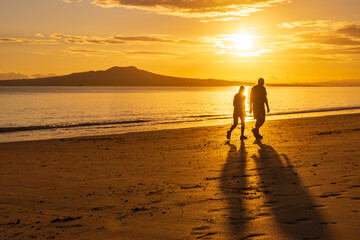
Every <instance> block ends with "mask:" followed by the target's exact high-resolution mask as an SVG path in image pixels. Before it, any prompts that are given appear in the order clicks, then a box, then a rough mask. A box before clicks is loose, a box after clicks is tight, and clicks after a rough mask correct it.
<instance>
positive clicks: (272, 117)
mask: <svg viewBox="0 0 360 240" xmlns="http://www.w3.org/2000/svg"><path fill="white" fill-rule="evenodd" d="M349 111H350V112H349ZM352 111H355V112H352ZM339 112H342V113H339ZM317 114H321V115H317ZM343 115H360V112H357V111H356V110H353V109H351V110H336V111H325V112H310V113H304V114H298V113H295V114H280V115H270V116H267V119H266V122H267V121H283V120H284V121H286V120H292V119H306V118H321V117H328V116H343ZM283 116H287V118H283ZM249 118H251V119H250V120H249V119H246V125H249V124H251V123H254V121H255V120H254V119H253V118H252V117H249ZM229 120H231V121H229V123H227V124H217V123H215V124H211V125H200V126H190V127H188V126H184V127H174V128H164V129H154V130H152V129H150V130H139V131H130V132H122V133H113V134H94V135H91V134H90V135H79V136H69V137H58V138H56V137H54V138H44V139H29V140H18V141H16V140H15V141H4V142H2V141H0V144H4V143H20V142H33V141H50V140H60V139H73V138H87V137H88V138H91V137H99V138H101V137H110V136H117V135H124V134H132V133H146V132H157V131H166V130H181V129H189V128H204V127H212V126H227V125H231V124H232V119H231V118H229ZM238 127H239V126H238ZM29 131H32V130H29ZM35 131H37V130H35ZM26 132H28V131H26ZM4 134H8V133H4Z"/></svg>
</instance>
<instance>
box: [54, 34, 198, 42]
mask: <svg viewBox="0 0 360 240" xmlns="http://www.w3.org/2000/svg"><path fill="white" fill-rule="evenodd" d="M50 37H51V38H54V39H59V40H63V41H65V42H67V43H75V44H130V43H173V44H201V43H200V42H195V41H190V40H186V39H179V40H171V39H164V38H159V37H154V36H110V37H87V36H74V35H66V34H61V33H54V34H52V35H50Z"/></svg>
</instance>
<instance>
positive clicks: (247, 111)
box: [236, 86, 250, 118]
mask: <svg viewBox="0 0 360 240" xmlns="http://www.w3.org/2000/svg"><path fill="white" fill-rule="evenodd" d="M244 87H245V91H244V95H245V97H246V100H245V113H246V117H247V118H248V117H250V114H249V110H250V86H244ZM239 89H240V87H237V88H236V92H239Z"/></svg>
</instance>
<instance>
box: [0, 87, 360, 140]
mask: <svg viewBox="0 0 360 240" xmlns="http://www.w3.org/2000/svg"><path fill="white" fill-rule="evenodd" d="M267 91H268V99H269V103H270V109H271V114H270V116H269V118H270V119H271V118H272V119H276V118H291V117H303V116H314V115H325V114H339V113H348V112H359V111H360V94H359V93H360V88H359V87H267ZM236 92H237V88H236V87H211V88H205V87H195V88H194V87H193V88H189V87H0V107H1V113H0V114H1V115H0V142H9V141H22V140H34V139H49V138H61V137H73V136H88V135H102V134H113V133H125V132H134V131H146V130H157V129H170V128H182V127H193V126H206V125H215V124H230V123H231V121H232V119H231V115H232V100H233V96H234V94H235V93H236ZM251 119H252V117H251V116H249V117H248V118H247V120H248V121H251Z"/></svg>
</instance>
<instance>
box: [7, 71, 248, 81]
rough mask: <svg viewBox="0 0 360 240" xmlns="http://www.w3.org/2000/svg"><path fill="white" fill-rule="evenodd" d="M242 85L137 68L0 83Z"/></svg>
mask: <svg viewBox="0 0 360 240" xmlns="http://www.w3.org/2000/svg"><path fill="white" fill-rule="evenodd" d="M241 84H245V83H241V82H235V81H225V80H216V79H196V78H180V77H170V76H165V75H160V74H155V73H151V72H148V71H144V70H141V69H138V68H136V67H112V68H110V69H108V70H105V71H89V72H80V73H72V74H69V75H64V76H56V77H46V78H35V79H18V80H3V81H0V86H239V85H241Z"/></svg>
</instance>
